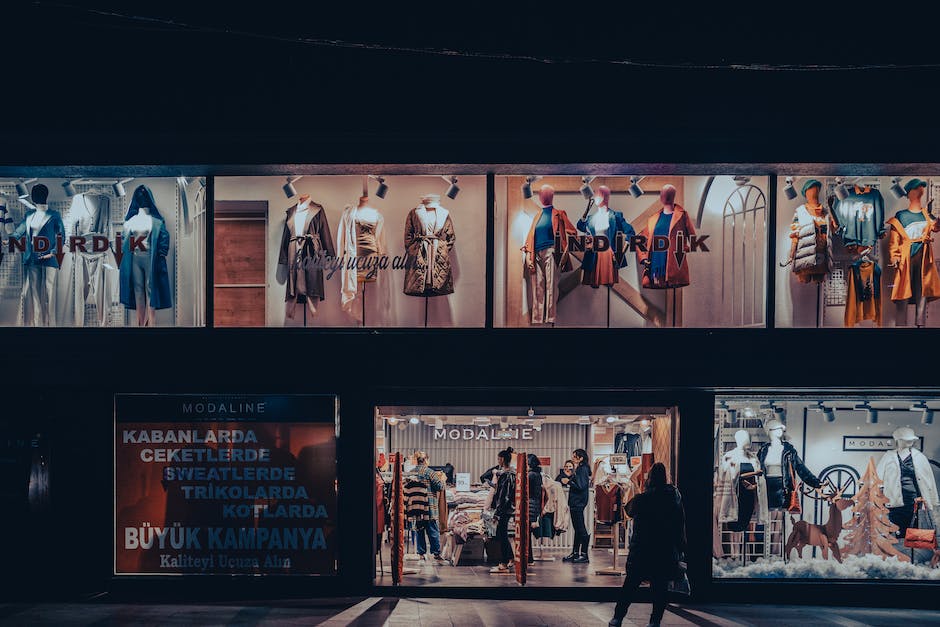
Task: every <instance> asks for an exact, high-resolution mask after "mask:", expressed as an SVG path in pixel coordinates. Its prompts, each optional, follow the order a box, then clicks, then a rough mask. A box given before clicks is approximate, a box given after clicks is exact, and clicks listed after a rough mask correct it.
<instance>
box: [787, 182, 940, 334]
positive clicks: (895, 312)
mask: <svg viewBox="0 0 940 627" xmlns="http://www.w3.org/2000/svg"><path fill="white" fill-rule="evenodd" d="M913 176H916V175H910V177H905V178H904V179H903V180H902V183H903V182H904V181H907V180H908V178H911V177H913ZM810 178H815V179H817V180H819V181H821V182H822V183H823V190H822V191H821V193H820V202H822V203H823V204H824V205H826V204H827V201H826V198H825V196H826V190H827V189H828V188H829V186H830V184H831V183H832V181H833V179H832V178H831V177H828V178H827V177H824V176H815V177H814V176H804V177H795V179H794V182H793V186H794V188H796V190H797V192H799V190H800V188H801V187H802V186H803V183H805V182H806V180H807V179H810ZM920 178H922V179H923V180H925V181H930V179H928V178H927V177H926V176H920ZM891 179H892V177H890V176H882V177H865V178H864V179H863V180H862V181H861V182H862V183H864V182H866V181H872V182H873V181H877V182H878V183H879V190H880V191H881V195H882V197H883V198H884V206H885V220H888V219H889V218H892V217H894V214H895V213H897V212H898V211H900V210H901V209H907V206H908V201H907V198H901V199H900V200H899V199H896V198H895V197H894V196H893V195H892V194H891V192H890V191H889V189H890V187H891ZM847 180H852V179H851V178H848V179H847ZM778 187H779V189H778V192H777V227H776V232H775V237H776V241H777V259H776V262H775V263H774V268H775V275H776V318H775V325H776V326H778V327H810V328H812V327H816V326H817V284H815V283H800V282H799V281H797V280H796V277H795V276H794V274H793V269H792V266H788V267H785V268H781V267H780V264H779V262H783V261H786V259H787V257H788V256H789V253H790V245H791V239H790V223H791V222H792V221H793V214H794V213H795V212H796V209H797V207H799V206H800V205H802V204H803V203H804V202H806V199H805V198H803V196H802V195H801V194H798V195H797V197H796V198H794V199H793V200H790V199H788V198H787V197H786V196H785V195H784V193H783V185H780V186H778ZM935 187H936V186H935V185H929V186H928V188H927V190H928V196H927V197H925V199H924V203H925V204H926V203H927V202H929V201H930V199H931V198H933V197H936V196H937V191H936V189H935ZM933 213H934V214H936V213H937V209H934V210H933ZM938 246H940V244H938V238H936V237H934V242H933V251H934V259H937V255H938V252H940V248H938ZM834 247H835V249H834V254H835V255H837V257H836V260H838V259H839V258H841V257H842V256H845V255H846V254H847V253H845V252H844V248H843V247H842V246H841V245H840V244H839V238H838V237H836V238H835V239H834ZM846 258H847V257H846ZM873 258H874V260H875V261H876V262H877V263H878V265H879V266H880V267H881V294H882V326H885V327H904V326H913V325H914V306H913V305H907V304H904V303H902V304H896V303H894V302H893V301H892V300H891V287H892V286H893V285H894V275H895V273H896V271H895V270H894V269H893V268H889V267H888V263H889V262H890V255H889V254H888V236H887V235H885V237H884V238H883V239H882V240H880V242H879V244H878V245H877V246H876V247H875V250H874V251H873ZM828 286H831V287H833V288H835V290H836V291H837V292H839V291H843V290H844V289H845V285H844V282H843V281H837V282H831V281H827V282H825V283H823V284H822V286H821V287H820V288H819V293H818V301H819V303H820V304H819V306H818V308H819V309H821V310H822V313H821V316H820V318H819V324H818V326H822V327H833V328H839V327H844V326H845V320H844V316H845V305H844V304H837V305H826V304H825V303H826V290H827V287H828ZM842 302H844V299H843V300H842ZM857 326H859V327H871V326H874V324H873V322H872V321H869V320H866V321H863V322H860V323H858V325H857ZM927 326H928V327H935V328H936V327H940V303H938V302H937V301H934V302H932V303H928V305H927Z"/></svg>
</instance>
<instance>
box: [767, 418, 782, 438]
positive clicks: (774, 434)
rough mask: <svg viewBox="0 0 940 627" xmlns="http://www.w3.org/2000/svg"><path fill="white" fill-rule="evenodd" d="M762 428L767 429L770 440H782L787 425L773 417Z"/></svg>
mask: <svg viewBox="0 0 940 627" xmlns="http://www.w3.org/2000/svg"><path fill="white" fill-rule="evenodd" d="M764 429H765V430H766V431H767V435H769V436H770V439H771V441H774V440H782V439H783V434H784V433H785V432H786V430H787V426H786V425H785V424H783V423H782V422H780V421H779V420H777V419H776V418H773V419H771V420H769V421H767V424H766V425H764Z"/></svg>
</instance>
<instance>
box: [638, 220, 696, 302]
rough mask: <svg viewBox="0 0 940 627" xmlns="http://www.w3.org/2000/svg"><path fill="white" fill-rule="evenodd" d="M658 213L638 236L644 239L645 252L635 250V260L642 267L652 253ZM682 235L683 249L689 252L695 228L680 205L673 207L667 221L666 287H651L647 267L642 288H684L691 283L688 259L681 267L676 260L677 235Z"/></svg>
mask: <svg viewBox="0 0 940 627" xmlns="http://www.w3.org/2000/svg"><path fill="white" fill-rule="evenodd" d="M660 213H662V211H658V212H656V213H654V214H653V215H651V216H650V218H649V220H647V222H646V228H645V229H643V230H642V231H641V232H640V235H641V236H643V237H645V238H646V250H645V251H644V250H642V249H640V248H637V250H636V258H637V261H639V262H640V264H642V265H646V264H645V263H644V262H645V261H646V260H648V259H649V258H650V254H651V253H652V251H653V235H654V233H655V231H656V222H657V221H658V220H659V214H660ZM680 232H681V233H682V234H683V249H684V250H685V252H687V253H688V252H689V251H690V250H691V244H692V242H691V241H690V236H692V235H695V227H694V226H692V220H691V218H689V214H688V212H687V211H686V210H685V209H683V208H682V207H681V206H680V205H675V207H674V209H673V212H672V219H671V220H670V221H669V250H667V251H665V252H666V285H652V282H651V281H650V274H649V266H647V270H646V271H644V272H643V287H646V288H670V287H685V286H686V285H688V284H689V283H691V279H690V278H689V257H688V255H687V256H686V257H685V258H684V259H683V260H682V265H681V266H680V265H679V262H678V261H677V260H676V255H675V253H676V249H678V247H679V241H678V234H679V233H680Z"/></svg>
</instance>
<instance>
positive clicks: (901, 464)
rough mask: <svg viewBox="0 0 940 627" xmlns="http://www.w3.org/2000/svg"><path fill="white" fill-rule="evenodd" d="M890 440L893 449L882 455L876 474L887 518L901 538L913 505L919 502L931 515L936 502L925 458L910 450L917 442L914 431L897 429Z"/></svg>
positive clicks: (932, 482) (930, 472) (938, 504)
mask: <svg viewBox="0 0 940 627" xmlns="http://www.w3.org/2000/svg"><path fill="white" fill-rule="evenodd" d="M892 437H894V442H895V447H896V448H895V450H893V451H888V452H886V453H885V454H884V455H883V456H882V458H881V460H880V461H879V462H878V468H877V472H878V476H879V477H881V479H882V481H883V482H884V494H885V496H886V497H887V498H888V519H889V520H890V521H891V522H892V523H894V524H895V525H897V526H898V532H897V535H898V537H904V533H905V532H906V531H907V528H908V527H909V526H910V524H911V520H912V519H913V517H914V502H915V501H920V502H921V503H922V504H923V505H924V506H926V507H927V508H929V509H930V510H931V513H933V512H936V511H937V508H938V507H940V499H938V497H937V483H936V480H935V479H934V476H933V470H932V469H931V468H930V462H929V461H928V460H927V456H926V455H924V454H923V453H921V452H920V451H919V450H917V449H916V448H914V444H916V443H917V440H918V437H917V435H916V434H915V433H914V430H913V429H911V428H910V427H901V428H899V429H896V430H895V431H894V433H893V434H892Z"/></svg>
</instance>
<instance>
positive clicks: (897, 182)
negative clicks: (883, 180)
mask: <svg viewBox="0 0 940 627" xmlns="http://www.w3.org/2000/svg"><path fill="white" fill-rule="evenodd" d="M891 195H892V196H894V197H895V198H897V199H898V200H900V199H902V198H904V197H905V196H907V193H906V192H905V191H904V188H903V187H901V177H900V176H895V177H894V178H892V179H891Z"/></svg>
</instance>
